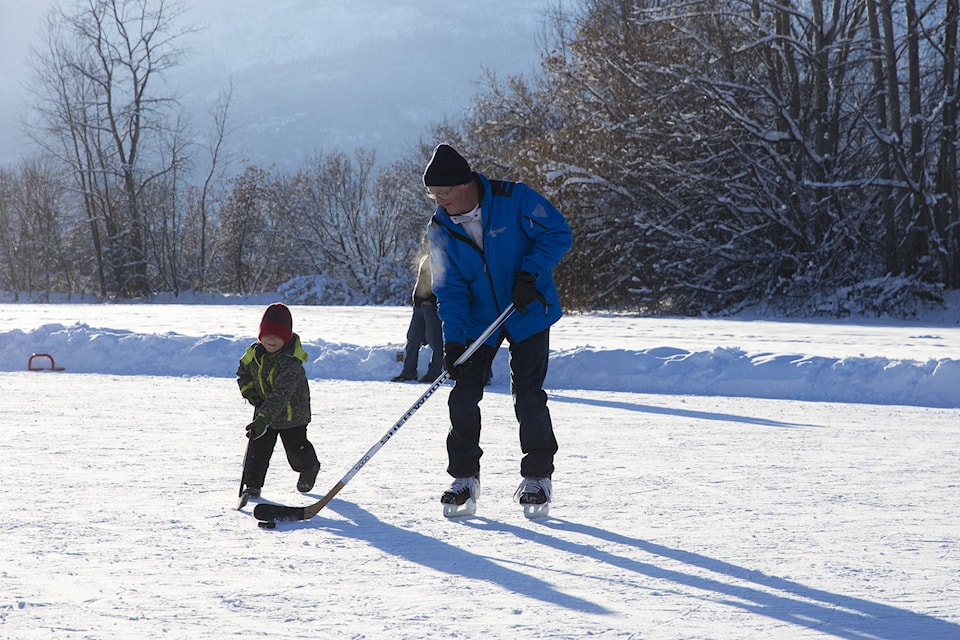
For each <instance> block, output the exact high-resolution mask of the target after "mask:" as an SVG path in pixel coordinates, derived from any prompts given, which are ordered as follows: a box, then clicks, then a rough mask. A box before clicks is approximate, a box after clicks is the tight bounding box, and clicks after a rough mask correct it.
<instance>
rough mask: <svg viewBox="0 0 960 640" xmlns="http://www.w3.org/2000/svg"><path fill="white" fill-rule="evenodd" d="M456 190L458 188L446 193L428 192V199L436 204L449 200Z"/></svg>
mask: <svg viewBox="0 0 960 640" xmlns="http://www.w3.org/2000/svg"><path fill="white" fill-rule="evenodd" d="M454 189H456V187H453V188H451V189H447V190H446V191H435V192H430V191H427V197H428V198H430V199H431V200H433V201H434V202H436V201H437V200H446V199H447V198H449V197H450V194H451V193H453V190H454Z"/></svg>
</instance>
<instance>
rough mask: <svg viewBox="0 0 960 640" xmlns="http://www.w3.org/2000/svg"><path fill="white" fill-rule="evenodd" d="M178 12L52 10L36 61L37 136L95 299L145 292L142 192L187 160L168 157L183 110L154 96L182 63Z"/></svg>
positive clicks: (136, 1)
mask: <svg viewBox="0 0 960 640" xmlns="http://www.w3.org/2000/svg"><path fill="white" fill-rule="evenodd" d="M180 13H181V10H180V9H179V8H178V6H177V5H176V4H175V3H174V2H173V1H168V0H83V1H82V2H81V3H79V6H78V9H77V11H76V12H74V13H68V12H66V11H65V10H64V9H63V8H62V7H60V6H59V5H58V6H56V7H55V8H54V9H53V10H52V12H51V14H50V16H49V18H48V21H47V25H46V44H45V48H44V49H42V50H38V51H35V52H34V56H33V68H34V82H33V85H32V86H33V87H35V89H34V93H35V98H36V100H35V105H34V106H35V111H36V115H37V117H36V120H35V122H34V123H33V124H34V129H33V136H34V138H35V139H36V140H37V141H38V142H40V143H41V144H42V145H43V146H44V148H45V149H46V150H48V151H49V152H51V153H52V154H53V155H54V156H55V157H57V158H58V159H59V160H60V161H62V162H63V163H65V164H66V166H67V167H69V169H70V172H71V175H72V178H73V184H74V188H75V189H76V190H77V192H78V193H79V194H80V197H81V199H82V202H83V207H84V210H85V212H86V218H87V224H88V226H89V230H90V236H91V242H92V244H93V247H94V252H95V256H96V261H97V264H98V271H99V282H100V292H101V295H108V294H119V295H124V296H137V295H143V294H146V293H149V290H150V286H149V281H148V274H147V265H148V257H147V246H146V242H147V240H146V233H147V230H146V222H145V212H144V209H143V207H144V205H143V197H144V191H145V189H147V187H148V186H149V185H150V184H151V183H152V182H156V181H160V179H161V178H163V177H164V176H166V175H167V174H169V173H170V172H171V171H173V170H174V169H175V168H176V166H177V165H176V163H178V162H181V161H183V160H184V156H183V153H182V152H181V151H182V150H181V149H169V148H168V149H164V145H165V144H169V143H171V141H176V140H178V139H180V138H181V136H179V135H178V134H177V133H175V131H176V129H177V127H179V126H180V124H181V122H182V121H181V119H180V118H179V117H178V116H177V112H178V111H179V110H180V105H179V103H178V102H177V101H176V99H175V98H174V97H172V96H171V95H168V94H164V93H161V92H159V91H156V89H160V88H161V85H159V84H158V79H159V76H161V75H162V74H163V73H164V72H165V71H167V70H169V69H170V68H171V67H173V66H174V65H176V64H177V63H178V60H179V56H180V54H181V50H180V49H179V47H178V46H177V40H178V38H179V37H180V36H181V35H183V34H184V33H185V32H186V29H181V28H177V27H175V20H176V18H177V17H178V16H179V15H180ZM174 144H177V142H174Z"/></svg>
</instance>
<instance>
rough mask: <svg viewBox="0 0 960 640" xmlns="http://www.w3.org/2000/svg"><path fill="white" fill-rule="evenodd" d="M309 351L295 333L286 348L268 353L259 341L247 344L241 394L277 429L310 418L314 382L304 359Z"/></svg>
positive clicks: (240, 372)
mask: <svg viewBox="0 0 960 640" xmlns="http://www.w3.org/2000/svg"><path fill="white" fill-rule="evenodd" d="M306 361H307V352H306V351H304V350H303V347H301V346H300V336H298V335H297V334H293V338H291V339H290V342H288V343H287V344H286V345H284V347H283V348H282V349H280V350H279V351H277V352H276V353H267V350H266V349H264V348H263V345H262V344H260V343H259V342H255V343H253V344H252V345H250V346H249V347H247V350H246V352H244V354H243V357H242V358H240V366H239V367H238V368H237V384H238V385H239V386H240V394H241V395H243V397H244V398H246V399H247V401H248V402H249V403H250V404H252V405H253V406H254V407H256V410H255V411H254V417H256V416H266V417H267V418H269V419H270V426H271V427H272V428H274V429H286V428H290V427H302V426H304V425H306V424H307V423H309V422H310V417H311V411H310V385H309V384H308V383H307V373H306V371H304V368H303V363H304V362H306Z"/></svg>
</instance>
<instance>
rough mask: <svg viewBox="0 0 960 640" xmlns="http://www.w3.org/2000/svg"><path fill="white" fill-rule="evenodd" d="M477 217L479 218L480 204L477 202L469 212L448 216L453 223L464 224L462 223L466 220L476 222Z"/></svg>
mask: <svg viewBox="0 0 960 640" xmlns="http://www.w3.org/2000/svg"><path fill="white" fill-rule="evenodd" d="M479 219H480V205H479V204H477V206H475V207H474V208H473V211H471V212H469V213H464V214H462V215H459V216H450V220H451V221H452V222H453V223H454V224H464V223H466V222H476V221H477V220H479Z"/></svg>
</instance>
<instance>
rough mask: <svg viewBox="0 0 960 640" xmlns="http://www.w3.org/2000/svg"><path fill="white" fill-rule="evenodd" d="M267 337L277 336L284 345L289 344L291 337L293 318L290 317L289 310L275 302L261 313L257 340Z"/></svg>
mask: <svg viewBox="0 0 960 640" xmlns="http://www.w3.org/2000/svg"><path fill="white" fill-rule="evenodd" d="M269 335H273V336H277V337H278V338H280V339H281V340H283V343H284V344H286V343H288V342H290V338H292V337H293V316H292V315H290V309H288V308H287V307H286V305H283V304H280V303H279V302H277V303H274V304H272V305H270V306H269V307H267V310H266V311H264V312H263V319H262V320H260V333H259V334H258V335H257V340H260V339H262V338H263V336H269Z"/></svg>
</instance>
